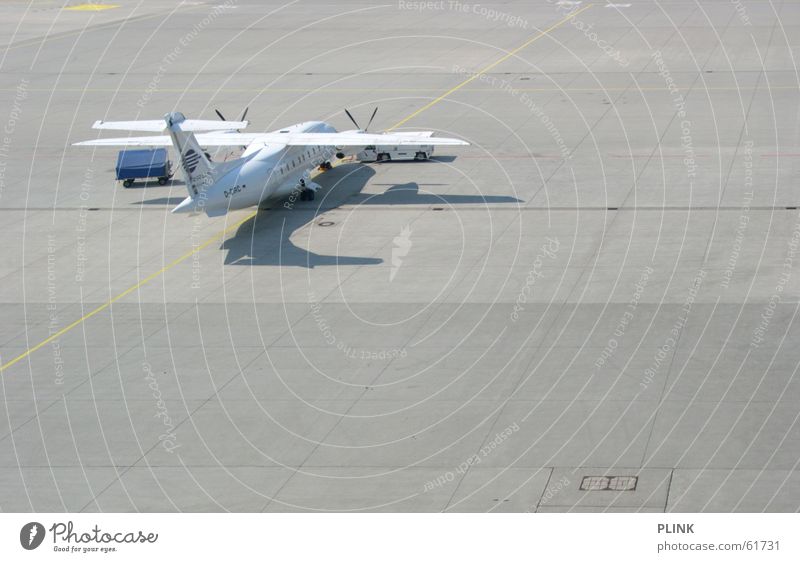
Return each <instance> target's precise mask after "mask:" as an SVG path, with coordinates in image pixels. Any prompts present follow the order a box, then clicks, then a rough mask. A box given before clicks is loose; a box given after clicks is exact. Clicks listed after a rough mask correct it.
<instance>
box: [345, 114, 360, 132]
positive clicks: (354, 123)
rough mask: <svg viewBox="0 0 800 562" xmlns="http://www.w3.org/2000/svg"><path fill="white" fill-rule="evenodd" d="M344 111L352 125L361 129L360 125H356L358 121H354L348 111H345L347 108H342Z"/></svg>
mask: <svg viewBox="0 0 800 562" xmlns="http://www.w3.org/2000/svg"><path fill="white" fill-rule="evenodd" d="M344 112H345V113H347V116H348V117H349V118H350V121H352V122H353V125H355V126H356V129H361V127H359V126H358V123H357V122H356V120H355V119H353V116H352V115H350V112H349V111H347V109H345V110H344Z"/></svg>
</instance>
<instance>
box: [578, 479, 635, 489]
mask: <svg viewBox="0 0 800 562" xmlns="http://www.w3.org/2000/svg"><path fill="white" fill-rule="evenodd" d="M638 480H639V477H638V476H584V477H583V480H581V490H584V491H587V492H605V491H611V492H633V491H634V490H636V483H637V482H638Z"/></svg>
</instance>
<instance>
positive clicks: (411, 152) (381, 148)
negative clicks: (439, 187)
mask: <svg viewBox="0 0 800 562" xmlns="http://www.w3.org/2000/svg"><path fill="white" fill-rule="evenodd" d="M392 134H393V135H394V136H396V137H407V138H410V139H416V140H421V139H426V138H430V137H431V136H433V131H414V132H407V133H392ZM432 154H433V144H421V145H417V146H408V145H389V144H385V145H376V146H365V147H364V149H363V150H362V151H361V152H359V153H358V154H357V155H356V159H357V160H358V161H359V162H390V161H392V160H395V161H396V160H427V159H428V158H430V157H431V155H432Z"/></svg>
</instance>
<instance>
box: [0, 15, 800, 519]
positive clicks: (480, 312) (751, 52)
mask: <svg viewBox="0 0 800 562" xmlns="http://www.w3.org/2000/svg"><path fill="white" fill-rule="evenodd" d="M101 4H103V5H101V6H94V7H91V6H90V7H89V8H92V9H87V6H86V5H82V4H81V3H80V2H79V1H76V2H70V3H69V5H68V6H67V7H66V8H65V7H64V3H63V2H57V1H55V0H52V1H51V0H45V1H42V2H36V3H28V2H24V1H9V2H3V3H2V4H0V14H1V15H2V17H0V29H2V30H3V34H2V36H3V38H4V39H3V42H4V46H3V48H2V58H0V76H2V82H0V84H1V85H2V87H0V127H2V129H3V131H2V134H0V142H1V144H0V181H1V183H0V240H2V241H3V249H2V252H0V256H1V259H0V320H2V321H0V369H2V372H0V397H2V399H1V400H0V510H2V511H6V512H8V511H39V512H57V511H75V512H81V511H85V512H91V511H124V512H127V511H145V512H161V511H226V510H227V511H238V512H258V511H277V512H286V511H414V512H416V511H469V512H485V511H497V512H536V511H538V512H547V511H559V512H563V511H577V512H582V511H604V512H618V511H643V512H651V511H655V512H664V511H667V512H669V511H686V512H699V511H715V512H731V511H749V512H753V511H757V512H760V511H770V512H776V511H796V510H798V509H800V470H798V464H800V424H799V423H798V419H799V418H800V406H798V404H800V378H798V376H797V368H798V365H799V364H800V346H798V345H797V341H798V337H800V319H798V318H797V315H798V304H799V303H800V248H798V247H799V246H800V210H798V207H799V206H800V181H798V180H800V175H799V174H800V164H799V163H800V112H799V111H800V103H799V102H800V96H798V90H800V78H799V77H798V73H797V56H796V55H797V43H798V41H797V39H798V34H800V5H799V4H797V3H793V2H781V1H779V0H776V1H767V0H747V1H745V0H743V1H742V2H740V3H735V2H730V1H729V0H708V1H703V2H690V1H687V0H659V1H657V2H656V1H655V0H632V1H631V2H630V3H625V4H607V3H606V2H594V3H591V2H567V3H565V2H562V3H560V4H556V3H555V2H527V1H522V0H510V1H506V2H491V3H480V4H478V3H466V2H450V1H449V0H445V1H443V2H432V3H424V2H423V3H420V2H403V1H390V2H387V3H375V4H373V3H370V2H361V1H345V2H336V3H333V2H331V3H328V2H321V1H313V0H312V1H304V0H300V1H296V2H274V1H269V2H260V1H258V2H257V1H255V0H229V1H225V2H222V1H214V2H203V1H198V2H176V1H173V0H152V1H150V0H148V1H142V2H137V1H134V0H114V1H113V2H109V3H101ZM76 8H78V9H76ZM101 8H102V9H101ZM375 106H377V107H378V108H379V109H378V113H377V115H376V117H375V121H374V122H373V124H372V127H371V130H374V131H380V130H387V129H390V128H392V129H393V130H397V131H402V130H431V131H435V133H436V134H437V135H440V136H454V137H459V138H463V139H465V140H467V141H469V142H470V143H471V146H469V147H463V148H452V149H448V148H441V149H439V150H438V151H437V152H436V153H435V154H434V157H433V158H432V159H430V160H429V161H425V162H394V163H386V164H376V163H368V164H363V163H358V162H354V161H344V162H339V163H337V165H336V166H335V167H334V168H333V169H332V170H330V171H327V172H325V173H322V174H321V175H319V176H318V177H317V179H316V180H315V181H317V182H318V183H320V184H321V185H322V190H321V191H320V192H319V193H318V194H317V197H316V199H315V200H314V201H311V202H309V201H302V202H301V201H299V200H298V201H296V202H295V203H294V204H291V205H288V206H286V205H284V203H285V201H276V202H272V203H271V204H270V205H269V208H264V209H262V210H259V211H256V209H251V210H245V211H235V212H231V213H229V214H228V215H227V216H225V217H221V218H208V217H206V216H205V215H203V216H197V217H187V216H183V215H180V216H179V215H171V214H170V209H171V208H173V207H174V206H175V205H177V204H178V203H179V202H180V201H181V200H182V199H183V198H184V197H186V187H185V185H184V183H183V179H182V177H181V176H180V174H176V176H175V177H174V178H173V180H172V181H171V182H170V183H168V184H167V185H165V186H159V185H158V184H157V183H156V182H150V183H142V182H138V183H136V184H134V185H133V186H132V187H130V188H128V189H125V188H123V187H122V186H121V185H120V184H118V182H116V181H115V179H114V164H115V162H116V154H117V150H116V149H111V148H97V149H92V148H86V147H73V146H71V144H72V143H74V142H78V141H81V140H88V139H92V138H97V137H100V136H121V135H124V134H125V133H111V134H108V133H100V132H98V131H94V130H92V129H91V128H90V127H91V124H92V123H93V122H94V121H95V120H97V119H106V120H130V119H158V118H160V117H161V116H162V115H163V114H165V113H166V112H168V111H181V112H183V113H185V114H186V116H187V117H189V118H204V119H213V118H215V114H214V109H219V110H220V111H222V112H223V113H224V114H225V115H226V116H227V117H228V118H230V119H234V118H238V116H239V115H240V114H241V112H242V111H243V110H244V108H245V107H249V113H248V115H247V118H248V119H249V120H250V121H251V125H250V127H249V128H248V132H259V131H270V130H275V129H277V128H279V127H282V126H285V125H289V124H292V123H297V122H300V121H307V120H316V119H319V120H324V121H328V122H330V123H331V124H333V125H334V126H336V127H337V128H338V129H339V130H346V129H349V128H352V125H351V124H350V123H349V121H348V120H347V118H346V116H345V114H344V112H343V109H344V108H348V109H349V110H350V111H351V113H353V114H354V116H355V117H356V119H358V120H363V121H366V120H367V119H368V117H369V115H370V114H371V112H372V110H373V108H374V107H375ZM133 134H135V133H133ZM173 160H174V155H173ZM173 163H174V165H175V166H176V169H177V162H173Z"/></svg>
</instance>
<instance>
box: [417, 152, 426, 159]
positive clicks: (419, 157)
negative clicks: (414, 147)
mask: <svg viewBox="0 0 800 562" xmlns="http://www.w3.org/2000/svg"><path fill="white" fill-rule="evenodd" d="M427 159H428V155H427V154H425V153H424V152H422V151H420V152H417V153H416V154H415V155H414V160H427Z"/></svg>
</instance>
